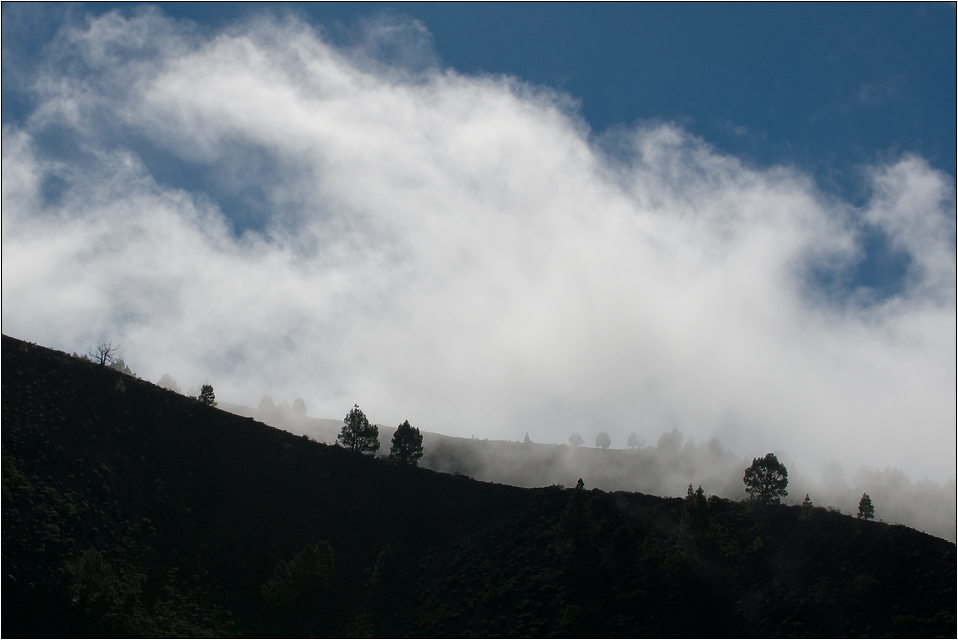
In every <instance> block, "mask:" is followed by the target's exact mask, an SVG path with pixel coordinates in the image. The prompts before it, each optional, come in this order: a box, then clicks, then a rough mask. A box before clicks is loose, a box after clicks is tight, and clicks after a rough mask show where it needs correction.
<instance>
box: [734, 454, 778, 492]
mask: <svg viewBox="0 0 958 640" xmlns="http://www.w3.org/2000/svg"><path fill="white" fill-rule="evenodd" d="M743 480H744V482H745V492H746V493H748V495H749V497H750V498H751V499H752V500H754V501H756V502H758V503H759V504H778V503H779V502H781V500H782V498H783V497H784V496H787V495H788V491H786V490H785V487H787V486H788V469H786V468H785V465H784V464H782V463H781V462H779V461H778V458H777V457H776V456H775V454H774V453H767V454H765V457H764V458H753V459H752V465H751V466H750V467H749V468H748V469H746V470H745V477H744V479H743Z"/></svg>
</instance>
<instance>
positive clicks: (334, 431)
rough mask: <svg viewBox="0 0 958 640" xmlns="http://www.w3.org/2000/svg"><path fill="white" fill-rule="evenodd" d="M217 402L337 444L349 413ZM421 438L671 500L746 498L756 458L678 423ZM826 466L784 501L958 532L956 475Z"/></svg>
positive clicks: (482, 476) (429, 454)
mask: <svg viewBox="0 0 958 640" xmlns="http://www.w3.org/2000/svg"><path fill="white" fill-rule="evenodd" d="M286 406H287V407H288V404H287V405H286ZM220 408H222V409H225V410H227V411H229V412H231V413H235V414H237V415H243V416H247V417H252V418H255V419H256V420H259V421H261V422H264V423H266V424H268V425H271V426H274V427H278V428H280V429H285V430H286V431H289V432H291V433H295V434H297V435H308V436H309V437H310V438H312V439H313V440H316V441H318V442H325V443H327V444H334V443H335V442H336V436H337V435H338V434H339V432H340V429H342V426H343V421H342V419H339V420H329V419H322V418H307V417H306V416H305V415H295V414H293V413H292V412H290V411H289V410H288V409H287V410H286V411H283V410H282V409H281V408H280V407H276V406H275V405H274V406H273V407H272V408H271V409H269V408H268V409H265V410H264V409H262V408H259V409H254V408H252V407H244V406H242V405H235V404H227V403H221V404H220ZM379 430H380V441H381V442H382V449H381V450H380V455H386V453H388V450H389V442H390V439H391V438H392V434H393V433H394V432H395V430H396V427H395V426H388V425H379ZM422 435H423V446H424V451H425V455H424V456H423V458H422V460H421V461H420V464H421V466H423V467H425V468H427V469H432V470H434V471H442V472H444V473H455V472H457V471H458V472H459V473H462V474H465V475H467V476H470V477H472V478H475V479H477V480H486V481H488V482H499V483H502V484H509V485H513V486H517V487H544V486H548V485H552V484H564V485H569V486H571V485H574V484H575V482H576V480H577V479H578V478H580V477H581V478H583V479H584V480H585V482H586V485H587V486H589V487H596V488H599V489H602V490H605V491H633V492H635V491H637V492H641V493H648V494H652V495H657V496H672V497H681V496H684V495H685V492H686V488H687V487H688V485H689V483H691V484H693V485H694V486H699V485H701V486H702V487H703V489H704V490H705V491H706V493H707V494H714V495H718V496H722V497H723V498H732V499H734V500H740V499H743V498H745V486H744V484H743V483H742V475H743V472H744V470H745V468H746V467H747V466H748V465H749V460H747V459H744V458H740V457H738V456H736V455H734V454H733V453H731V452H729V451H726V450H724V449H723V448H722V445H721V444H720V443H719V442H718V440H714V439H713V440H709V441H707V442H704V443H702V444H699V445H696V444H695V443H694V442H693V441H692V440H684V441H683V436H682V434H681V432H679V431H678V430H676V429H673V430H672V431H667V432H665V433H663V434H662V435H661V436H660V437H659V438H658V443H657V446H645V447H640V448H635V449H607V450H602V449H597V448H593V447H586V446H580V447H570V446H568V445H556V444H541V443H524V442H517V441H507V440H486V439H479V438H457V437H453V436H448V435H443V434H440V433H431V432H428V431H424V432H423V434H422ZM752 453H753V455H760V454H761V452H759V451H755V452H752ZM826 471H827V472H828V473H827V474H823V475H827V476H830V477H823V478H822V480H821V481H815V480H813V479H811V478H809V477H807V476H806V475H804V474H803V473H801V470H800V469H796V468H795V467H793V466H791V465H789V484H788V493H789V496H788V498H787V499H786V501H787V502H789V503H792V504H799V503H801V502H802V498H803V497H804V496H805V495H806V494H809V495H810V496H811V499H812V500H813V502H814V503H815V504H817V505H820V506H827V507H833V508H836V509H838V510H840V511H843V512H844V513H851V514H854V513H857V511H858V501H859V499H860V498H861V496H862V493H865V492H867V493H868V495H869V496H871V498H872V500H873V501H874V502H875V508H876V518H878V519H880V520H883V521H885V522H891V523H899V524H904V525H906V526H909V527H912V528H914V529H918V530H920V531H924V532H926V533H930V534H932V535H935V536H938V537H939V538H944V539H946V540H950V541H951V542H955V541H956V539H958V524H956V523H958V512H956V505H958V486H956V483H955V481H954V480H951V481H950V482H947V483H946V484H945V485H944V486H941V485H939V484H937V483H934V482H930V481H928V480H927V479H926V480H923V481H919V482H912V481H911V480H910V479H909V478H908V477H906V476H905V475H904V473H902V471H901V470H899V469H891V468H886V469H884V470H878V469H869V468H865V467H863V468H861V469H860V470H859V471H858V472H857V473H856V474H855V476H854V478H853V479H852V483H853V486H848V484H847V483H846V480H845V478H844V475H843V473H842V471H841V467H840V466H838V465H837V463H836V462H834V461H833V462H832V463H831V464H829V465H826Z"/></svg>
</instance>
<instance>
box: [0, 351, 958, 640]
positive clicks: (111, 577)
mask: <svg viewBox="0 0 958 640" xmlns="http://www.w3.org/2000/svg"><path fill="white" fill-rule="evenodd" d="M2 355H3V377H2V380H3V392H2V402H3V412H2V414H3V427H2V436H3V437H2V449H3V531H2V543H3V548H2V553H3V573H4V586H3V635H4V636H14V635H16V636H20V635H27V636H30V635H42V634H54V635H84V634H87V635H99V634H106V635H111V634H113V635H189V636H198V635H279V636H282V635H405V634H408V635H433V636H434V635H443V636H453V635H454V636H458V635H467V636H469V635H482V636H491V635H502V636H508V635H534V636H547V635H553V634H554V635H588V636H610V635H623V636H631V635H659V636H661V635H705V636H714V635H722V634H732V635H861V634H865V635H885V634H896V635H935V634H943V635H949V636H953V635H954V634H955V563H956V559H955V545H954V544H951V543H948V542H946V541H943V540H940V539H937V538H933V537H931V536H927V535H924V534H921V533H919V532H916V531H913V530H911V529H908V528H905V527H901V526H889V525H885V524H881V523H874V522H861V521H857V520H855V519H852V518H849V517H847V516H841V515H839V514H835V513H829V512H826V511H824V510H815V511H814V512H813V513H812V514H811V517H809V518H801V517H800V516H799V509H797V508H794V507H784V506H782V507H773V508H768V509H762V510H755V509H752V508H751V507H749V506H748V505H745V504H742V503H736V502H731V501H727V500H720V499H716V500H712V501H710V514H709V520H708V525H707V527H705V528H700V529H695V528H693V527H691V526H690V525H689V524H687V523H686V522H685V519H683V513H684V510H685V508H684V503H683V501H682V500H676V499H661V498H655V497H651V496H645V495H642V494H632V493H603V492H600V491H595V490H593V491H583V492H580V493H579V494H577V495H578V498H575V497H574V495H575V492H574V491H573V490H571V489H560V488H558V487H549V488H543V489H519V488H515V487H509V486H505V485H496V484H490V483H483V482H478V481H475V480H472V479H470V478H468V477H465V476H455V475H447V474H441V473H436V472H433V471H429V470H426V469H414V468H403V467H398V466H395V465H390V464H387V463H384V462H383V461H380V460H373V459H370V458H368V457H364V456H361V455H357V454H351V453H349V452H346V451H343V450H341V449H338V448H336V447H330V446H326V445H322V444H319V443H316V442H311V441H309V440H307V439H305V438H301V437H296V436H293V435H291V434H289V433H286V432H283V431H280V430H276V429H273V428H270V427H267V426H265V425H262V424H259V423H256V422H254V421H253V420H251V419H248V418H241V417H237V416H234V415H230V414H227V413H225V412H223V411H219V410H217V409H213V408H209V407H204V406H201V405H199V404H197V403H196V402H195V401H192V400H190V399H187V398H184V397H183V396H180V395H177V394H174V393H172V392H167V391H165V390H162V389H160V388H158V387H156V386H154V385H152V384H150V383H147V382H144V381H141V380H137V379H135V378H132V377H129V376H124V375H122V374H119V373H117V372H114V371H110V370H104V369H99V368H97V367H95V366H93V365H91V364H89V363H87V362H84V361H81V360H78V359H75V358H72V357H70V356H67V355H65V354H62V353H59V352H55V351H51V350H48V349H44V348H42V347H37V346H34V345H29V344H26V343H22V342H20V341H17V340H14V339H11V338H8V337H6V336H4V338H3V348H2ZM573 504H575V505H578V506H577V507H576V508H577V509H578V511H576V512H575V513H578V518H576V517H573V515H570V514H572V511H573V507H572V506H571V505H573ZM563 514H566V515H565V516H564V515H563ZM320 540H328V541H329V543H330V545H331V547H332V549H333V551H334V553H335V571H334V573H333V574H332V575H331V576H327V577H328V580H329V582H328V583H325V582H324V583H323V586H321V587H320V586H315V585H314V586H313V587H310V589H307V590H305V591H302V592H297V595H295V596H290V597H289V598H287V599H285V600H283V601H282V602H279V603H273V604H270V603H269V602H267V601H266V600H265V599H264V596H263V595H262V593H261V587H262V586H263V585H264V584H265V583H266V582H267V581H269V580H270V578H271V576H272V575H273V572H274V568H275V567H276V566H277V563H278V562H279V561H286V562H289V561H290V560H292V559H293V557H294V556H295V555H296V554H297V552H299V551H301V550H302V549H303V548H304V547H305V546H306V545H308V544H313V543H316V542H318V541H320ZM386 544H388V545H389V547H390V549H391V550H392V554H391V557H392V558H393V560H392V563H391V564H389V563H386V564H384V563H383V561H381V560H380V561H379V565H378V566H377V558H379V557H380V556H381V552H382V550H383V548H384V545H386ZM90 549H95V550H96V551H95V552H92V551H90ZM84 553H86V556H84ZM91 554H93V555H91ZM81 557H85V560H83V561H82V562H81V561H80V560H79V559H80V558H81ZM101 557H102V560H103V561H105V562H107V563H109V568H106V567H105V566H103V565H97V564H96V562H95V560H96V559H98V558H101ZM383 557H385V556H383ZM387 565H388V566H387ZM384 567H385V568H384ZM389 567H391V570H388V571H387V570H386V568H389ZM324 575H326V574H324ZM317 584H318V583H317Z"/></svg>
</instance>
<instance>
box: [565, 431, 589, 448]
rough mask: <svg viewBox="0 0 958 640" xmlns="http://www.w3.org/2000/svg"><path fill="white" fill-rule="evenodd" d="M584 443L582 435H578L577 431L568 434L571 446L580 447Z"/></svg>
mask: <svg viewBox="0 0 958 640" xmlns="http://www.w3.org/2000/svg"><path fill="white" fill-rule="evenodd" d="M584 443H585V440H583V439H582V436H580V435H579V432H578V431H576V432H575V433H573V434H572V435H571V436H569V444H571V445H572V446H573V447H581V446H582V445H583V444H584Z"/></svg>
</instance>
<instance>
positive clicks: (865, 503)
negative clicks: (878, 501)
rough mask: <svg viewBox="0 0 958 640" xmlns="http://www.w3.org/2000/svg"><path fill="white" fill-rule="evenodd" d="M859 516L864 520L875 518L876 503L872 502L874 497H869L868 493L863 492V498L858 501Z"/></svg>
mask: <svg viewBox="0 0 958 640" xmlns="http://www.w3.org/2000/svg"><path fill="white" fill-rule="evenodd" d="M858 517H859V518H863V519H864V520H874V518H875V505H873V504H872V499H871V498H870V497H868V494H867V493H863V494H862V499H861V500H860V501H859V502H858Z"/></svg>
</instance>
